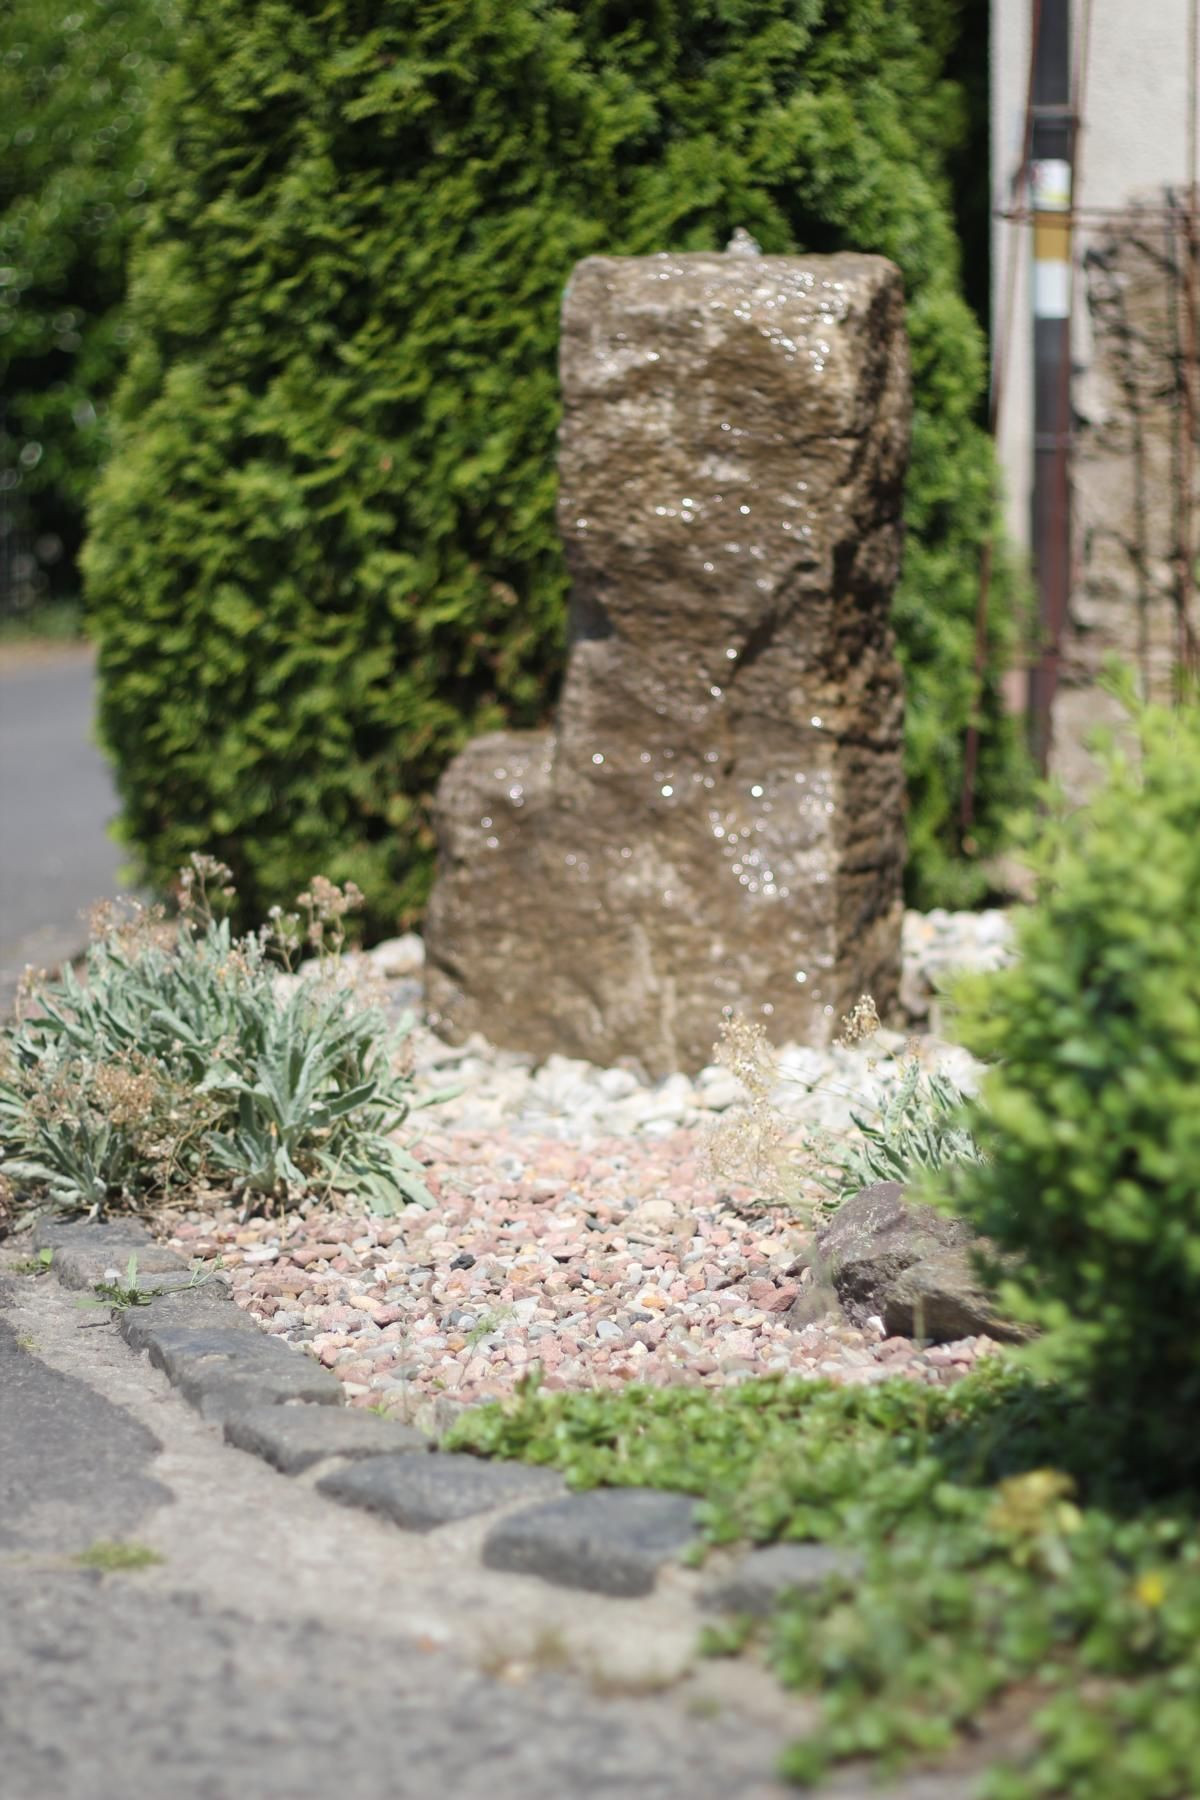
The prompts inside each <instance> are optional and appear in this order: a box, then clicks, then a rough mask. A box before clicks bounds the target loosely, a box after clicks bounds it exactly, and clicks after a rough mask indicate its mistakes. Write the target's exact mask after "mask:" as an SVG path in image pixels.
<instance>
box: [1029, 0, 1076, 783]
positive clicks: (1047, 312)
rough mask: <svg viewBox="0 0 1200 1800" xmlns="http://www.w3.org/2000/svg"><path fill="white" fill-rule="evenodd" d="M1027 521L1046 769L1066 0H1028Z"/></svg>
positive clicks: (1064, 182)
mask: <svg viewBox="0 0 1200 1800" xmlns="http://www.w3.org/2000/svg"><path fill="white" fill-rule="evenodd" d="M1033 5H1034V9H1035V16H1036V22H1037V26H1038V29H1037V36H1036V43H1035V47H1034V68H1033V108H1032V113H1033V133H1032V162H1031V168H1030V183H1029V185H1030V199H1031V204H1032V209H1033V293H1032V308H1033V433H1034V437H1033V495H1032V507H1033V519H1032V544H1033V567H1034V580H1035V584H1036V588H1037V597H1038V634H1037V636H1038V654H1037V658H1036V660H1035V662H1034V665H1033V667H1032V668H1031V669H1030V672H1029V724H1030V738H1031V747H1032V750H1033V754H1034V757H1035V760H1036V762H1037V765H1038V767H1039V768H1040V769H1041V770H1043V771H1044V770H1045V768H1046V764H1047V761H1048V759H1049V755H1050V740H1051V720H1052V710H1053V705H1054V694H1055V690H1056V688H1057V686H1058V674H1059V657H1060V646H1061V641H1062V634H1063V629H1064V626H1065V624H1066V617H1067V603H1068V600H1069V598H1070V588H1071V488H1070V455H1071V436H1072V434H1071V174H1072V165H1073V162H1074V151H1075V126H1076V121H1075V117H1074V111H1073V106H1072V96H1071V0H1033Z"/></svg>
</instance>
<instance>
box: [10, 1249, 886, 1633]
mask: <svg viewBox="0 0 1200 1800" xmlns="http://www.w3.org/2000/svg"><path fill="white" fill-rule="evenodd" d="M33 1247H34V1250H35V1251H42V1250H46V1249H49V1250H51V1251H52V1252H53V1261H52V1263H51V1268H52V1270H53V1272H54V1273H55V1274H56V1275H57V1277H58V1279H59V1281H60V1282H61V1283H62V1284H63V1285H64V1286H65V1287H68V1288H76V1289H91V1288H94V1287H95V1285H96V1284H97V1283H98V1282H104V1281H117V1282H119V1283H121V1284H122V1285H123V1284H124V1282H125V1279H126V1271H127V1269H128V1265H129V1258H130V1257H131V1256H136V1257H137V1259H138V1262H137V1272H136V1285H137V1287H138V1288H139V1289H140V1290H141V1291H142V1292H143V1293H146V1294H150V1295H152V1296H153V1297H152V1298H151V1299H149V1300H148V1301H147V1302H145V1303H143V1304H141V1305H134V1306H126V1307H121V1308H114V1311H115V1312H116V1314H117V1321H118V1329H119V1330H120V1333H121V1336H122V1337H123V1338H124V1339H125V1342H126V1343H127V1344H128V1345H129V1347H130V1349H131V1350H132V1351H134V1352H135V1353H141V1352H142V1351H145V1352H146V1353H147V1354H148V1355H149V1358H150V1361H151V1362H152V1363H153V1364H154V1366H155V1367H156V1368H159V1369H161V1370H162V1371H163V1373H164V1374H165V1375H166V1377H167V1379H168V1380H169V1381H170V1383H171V1384H172V1386H173V1387H175V1388H177V1389H178V1390H179V1392H180V1394H181V1395H182V1397H183V1398H184V1399H185V1400H186V1401H188V1402H189V1404H190V1405H192V1406H194V1407H195V1408H196V1409H197V1411H198V1412H199V1413H200V1414H201V1416H202V1417H203V1418H205V1419H207V1420H209V1421H211V1422H212V1423H213V1424H217V1425H220V1426H221V1427H222V1430H223V1433H224V1437H225V1441H226V1442H227V1443H228V1444H231V1445H232V1446H233V1447H234V1448H236V1449H239V1450H243V1451H246V1452H247V1453H249V1454H251V1455H255V1456H259V1457H261V1458H262V1459H263V1460H264V1461H265V1462H266V1463H268V1464H269V1465H270V1466H271V1467H272V1468H274V1469H277V1470H278V1471H279V1472H280V1473H281V1474H283V1475H286V1476H296V1475H300V1474H302V1473H304V1472H306V1471H310V1470H316V1471H317V1480H316V1488H317V1491H318V1492H319V1493H322V1494H326V1495H328V1496H329V1498H331V1499H333V1500H336V1501H338V1502H340V1503H341V1504H343V1505H346V1506H357V1507H361V1508H363V1509H364V1510H366V1511H368V1512H371V1513H374V1514H376V1515H378V1516H382V1517H383V1518H386V1519H388V1520H390V1521H392V1522H393V1523H395V1524H396V1525H397V1526H399V1527H400V1528H401V1529H402V1530H405V1531H418V1532H431V1531H436V1530H437V1529H438V1528H439V1527H441V1526H443V1525H450V1524H453V1523H455V1522H456V1521H458V1520H461V1519H465V1518H470V1517H473V1516H479V1515H485V1514H488V1513H495V1514H496V1518H495V1521H494V1523H492V1524H491V1526H490V1528H489V1530H488V1531H487V1533H486V1535H485V1537H484V1540H483V1548H482V1561H483V1564H484V1566H485V1567H487V1568H492V1569H502V1570H507V1571H510V1572H514V1573H521V1574H526V1575H532V1576H537V1577H539V1578H541V1579H542V1580H544V1581H549V1582H553V1583H555V1584H556V1585H558V1586H562V1587H568V1588H574V1589H581V1590H585V1591H589V1592H592V1593H599V1594H605V1595H609V1596H615V1597H630V1598H632V1597H635V1596H638V1595H642V1594H648V1593H649V1592H651V1590H652V1589H653V1587H654V1585H655V1581H656V1578H657V1576H658V1573H659V1571H660V1569H662V1568H663V1567H664V1566H665V1565H666V1564H667V1563H669V1562H671V1561H673V1560H675V1559H676V1558H677V1557H678V1556H679V1555H680V1554H681V1553H682V1552H683V1551H684V1550H686V1549H687V1547H688V1546H689V1544H691V1543H692V1542H693V1540H694V1538H695V1536H696V1526H695V1502H694V1501H693V1500H691V1499H690V1498H688V1497H687V1496H686V1495H682V1494H672V1493H663V1492H660V1491H658V1490H656V1489H651V1488H602V1489H595V1490H592V1491H590V1492H586V1493H570V1492H568V1491H567V1490H566V1488H565V1487H564V1485H563V1482H562V1480H561V1478H560V1477H559V1476H558V1475H557V1474H556V1473H554V1472H552V1471H550V1470H547V1469H537V1468H530V1467H528V1466H527V1465H524V1464H520V1463H503V1462H496V1463H492V1462H487V1461H483V1460H480V1459H479V1458H477V1457H473V1456H464V1455H459V1454H453V1453H447V1452H443V1451H440V1450H439V1449H438V1448H437V1446H436V1445H435V1444H434V1443H433V1442H432V1441H431V1440H430V1439H429V1438H428V1437H427V1436H426V1435H425V1434H424V1433H422V1432H420V1431H418V1430H416V1429H414V1428H413V1427H412V1426H408V1425H402V1424H399V1423H397V1422H395V1421H392V1420H389V1419H384V1418H381V1417H379V1416H378V1415H377V1414H374V1413H367V1412H362V1411H352V1410H349V1409H347V1408H346V1407H345V1405H344V1404H343V1401H344V1395H343V1390H342V1387H341V1384H340V1383H339V1382H338V1380H337V1378H336V1377H335V1376H334V1375H332V1374H331V1373H330V1372H329V1371H328V1370H327V1369H324V1368H322V1367H321V1366H320V1364H319V1363H317V1362H316V1361H315V1360H314V1359H313V1358H311V1357H309V1356H306V1355H304V1354H298V1353H297V1351H296V1350H294V1349H289V1348H288V1347H287V1346H286V1345H284V1344H282V1343H281V1342H280V1341H279V1340H278V1339H277V1338H271V1337H268V1336H267V1335H266V1334H265V1333H264V1332H263V1331H261V1330H260V1329H259V1327H258V1326H257V1325H256V1324H255V1323H254V1321H253V1320H252V1319H250V1318H249V1317H248V1316H247V1315H246V1313H244V1312H243V1311H242V1310H241V1309H239V1308H238V1307H237V1306H236V1305H235V1304H234V1302H233V1300H232V1298H231V1297H230V1293H229V1288H228V1283H227V1282H226V1280H225V1278H224V1277H223V1276H222V1275H221V1274H220V1273H217V1274H216V1275H212V1276H208V1277H206V1278H205V1279H203V1280H202V1281H197V1280H196V1278H195V1277H194V1276H193V1274H192V1273H191V1271H190V1270H189V1269H188V1267H187V1265H186V1264H185V1263H184V1261H183V1259H182V1258H181V1257H178V1256H176V1255H175V1254H174V1253H173V1252H171V1251H166V1250H162V1249H160V1248H159V1247H158V1246H156V1245H155V1244H154V1243H153V1241H152V1239H151V1237H150V1233H149V1232H148V1231H147V1230H146V1229H145V1228H144V1227H143V1226H141V1225H139V1224H137V1223H136V1222H135V1221H128V1222H126V1221H119V1222H116V1223H112V1224H105V1225H98V1224H87V1225H80V1224H73V1223H61V1222H59V1221H55V1220H42V1221H39V1222H38V1224H37V1225H35V1227H34V1234H33ZM856 1567H857V1559H856V1558H854V1557H853V1556H851V1555H849V1554H847V1553H845V1552H841V1551H837V1550H832V1549H830V1548H829V1547H828V1546H824V1545H815V1544H814V1545H805V1544H789V1545H773V1546H771V1547H770V1548H769V1549H765V1550H753V1551H750V1552H748V1553H746V1554H745V1555H743V1556H742V1557H741V1558H740V1560H739V1561H737V1562H736V1563H735V1564H733V1565H732V1566H731V1565H730V1564H729V1563H728V1562H726V1563H725V1566H724V1567H722V1568H721V1569H720V1571H719V1572H718V1573H717V1574H716V1575H715V1576H714V1578H713V1579H711V1580H710V1581H709V1582H708V1583H707V1585H706V1586H704V1587H702V1588H701V1590H700V1594H699V1601H700V1605H701V1606H702V1607H706V1608H709V1609H715V1610H718V1611H723V1612H739V1613H741V1612H748V1613H764V1612H767V1611H769V1610H770V1608H771V1606H772V1605H773V1604H774V1602H775V1601H776V1600H777V1599H778V1598H779V1596H780V1595H781V1594H783V1593H784V1592H786V1591H788V1590H789V1589H796V1588H805V1587H811V1586H813V1585H816V1584H818V1583H819V1582H821V1581H822V1580H824V1579H825V1577H826V1576H827V1575H829V1574H830V1573H833V1572H845V1571H849V1572H853V1570H854V1568H856Z"/></svg>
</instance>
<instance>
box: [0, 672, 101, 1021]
mask: <svg viewBox="0 0 1200 1800" xmlns="http://www.w3.org/2000/svg"><path fill="white" fill-rule="evenodd" d="M94 689H95V674H94V666H93V658H92V655H91V653H90V652H89V651H88V650H86V649H83V648H75V647H71V648H65V649H61V650H60V649H55V650H45V651H40V652H37V653H32V652H28V651H22V652H19V653H18V652H12V651H10V652H7V653H5V654H4V655H3V657H0V1010H3V1009H4V1008H5V1006H6V1005H7V1001H8V999H9V996H10V995H11V992H12V989H13V987H14V985H15V982H16V980H17V978H18V977H19V975H20V973H21V970H22V969H23V968H24V967H25V965H26V964H27V963H34V964H35V965H36V966H38V967H52V966H54V965H56V964H58V963H61V962H64V961H66V960H68V959H69V958H70V957H71V956H73V955H74V954H75V953H76V952H77V951H78V950H79V949H81V948H82V946H83V943H84V942H85V940H86V936H87V933H86V928H85V925H84V923H83V921H84V919H85V918H86V915H87V912H88V910H89V908H90V907H91V906H92V905H93V903H94V902H95V901H96V900H99V899H104V898H106V897H109V896H111V895H113V894H116V893H119V892H120V891H121V889H122V882H121V879H120V871H121V866H122V863H123V860H124V858H123V854H122V852H121V851H120V850H119V849H118V848H117V846H116V845H115V844H114V843H113V841H112V839H111V838H110V837H109V836H108V832H107V827H108V825H109V823H110V821H111V820H112V819H113V818H114V817H115V815H116V812H117V800H116V794H115V792H114V789H113V782H112V776H111V774H110V773H109V770H108V766H107V764H106V763H105V761H104V758H103V757H102V756H101V754H100V751H99V750H98V749H97V748H96V745H95V743H94V741H93V735H92V726H93V715H94V708H95V693H94Z"/></svg>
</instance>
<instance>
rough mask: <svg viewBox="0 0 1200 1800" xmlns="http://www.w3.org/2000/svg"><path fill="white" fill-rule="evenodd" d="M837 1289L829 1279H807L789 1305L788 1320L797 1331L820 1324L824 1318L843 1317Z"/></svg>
mask: <svg viewBox="0 0 1200 1800" xmlns="http://www.w3.org/2000/svg"><path fill="white" fill-rule="evenodd" d="M843 1316H844V1315H843V1313H842V1307H841V1302H840V1301H839V1299H838V1293H837V1289H836V1288H835V1287H834V1286H833V1284H832V1283H831V1282H828V1281H805V1282H802V1283H801V1284H800V1292H799V1293H798V1294H797V1295H796V1298H795V1299H794V1300H793V1301H792V1304H791V1305H790V1306H789V1307H788V1313H787V1322H788V1324H789V1325H790V1326H792V1328H793V1329H794V1330H796V1331H802V1330H803V1329H804V1327H805V1326H806V1325H819V1324H820V1323H821V1321H822V1320H823V1319H828V1318H830V1317H837V1318H842V1317H843Z"/></svg>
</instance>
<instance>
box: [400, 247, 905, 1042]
mask: <svg viewBox="0 0 1200 1800" xmlns="http://www.w3.org/2000/svg"><path fill="white" fill-rule="evenodd" d="M561 373H562V389H563V403H564V414H563V424H562V431H561V439H560V454H559V466H560V484H559V519H560V526H561V529H562V533H563V537H564V540H565V543H566V548H567V557H568V563H569V567H570V572H571V576H572V584H573V585H572V599H571V628H570V651H569V658H568V665H567V674H566V680H565V685H564V689H563V694H562V698H561V702H560V705H559V711H558V720H557V730H556V732H554V733H538V732H528V733H512V732H505V733H500V734H497V735H493V736H488V737H483V738H479V739H477V740H476V741H475V742H474V743H473V744H470V745H468V747H467V748H466V750H464V751H463V753H462V754H461V755H460V756H459V757H458V758H457V759H456V760H455V761H454V763H452V764H451V766H450V768H449V769H448V770H447V771H446V774H445V776H444V777H443V780H442V783H441V786H440V788H439V791H438V797H437V830H438V846H439V865H438V877H437V881H436V884H435V887H434V892H433V896H432V899H431V902H430V908H429V914H428V918H427V922H426V944H427V956H428V963H427V993H428V999H429V1005H430V1008H431V1012H432V1015H433V1021H434V1023H435V1024H436V1026H437V1028H438V1029H439V1030H440V1031H441V1032H442V1033H443V1034H445V1035H446V1036H448V1037H450V1038H451V1039H461V1038H462V1037H464V1036H466V1035H467V1034H468V1033H470V1032H472V1031H481V1032H483V1033H484V1034H485V1036H487V1037H488V1038H490V1039H491V1040H492V1041H493V1042H496V1043H500V1044H506V1045H511V1046H513V1047H516V1048H519V1049H523V1050H527V1051H532V1052H533V1053H535V1054H537V1055H548V1054H550V1053H551V1052H554V1051H559V1052H563V1053H566V1054H568V1055H572V1056H582V1057H586V1058H588V1059H590V1060H591V1061H593V1062H599V1063H612V1062H615V1061H617V1060H618V1059H620V1058H629V1059H632V1060H633V1061H635V1062H637V1063H638V1064H640V1065H641V1067H642V1068H643V1069H644V1070H646V1071H647V1072H648V1073H650V1074H652V1075H663V1074H666V1073H667V1072H668V1071H671V1070H675V1069H689V1070H691V1069H696V1068H699V1067H701V1066H702V1065H704V1064H705V1063H708V1062H709V1061H711V1057H712V1044H713V1039H714V1037H715V1036H716V1033H717V1029H718V1027H719V1024H720V1021H721V1017H722V1013H723V1012H724V1010H725V1009H727V1008H732V1009H734V1010H737V1011H741V1012H748V1013H752V1014H755V1015H757V1016H760V1017H762V1018H763V1020H764V1023H765V1024H766V1025H767V1027H768V1029H769V1031H770V1034H771V1035H772V1036H773V1037H775V1038H776V1039H777V1040H782V1039H787V1038H790V1039H802V1040H807V1041H808V1042H813V1043H819V1042H822V1041H824V1040H826V1039H827V1038H828V1037H829V1036H830V1034H831V1030H833V1029H835V1028H836V1024H837V1020H838V1017H839V1015H840V1014H841V1013H842V1012H844V1011H847V1010H848V1009H849V1007H850V1006H851V1005H852V1004H853V1002H854V1000H855V999H856V998H857V996H858V995H859V994H860V993H862V992H865V991H869V992H871V993H872V994H873V995H874V996H875V999H876V1001H877V1003H878V1004H879V1006H880V1008H881V1010H882V1011H886V1010H887V1009H888V1007H889V1006H890V1005H891V1003H892V1001H893V999H894V996H895V993H896V987H897V981H898V970H899V950H900V920H901V885H900V884H901V870H902V866H903V860H904V835H903V823H902V813H903V803H904V801H903V775H902V767H901V728H902V714H903V704H902V693H901V682H900V673H899V668H898V665H897V663H896V660H895V655H894V649H893V641H892V634H891V630H890V626H889V621H888V612H889V604H890V600H891V594H892V589H893V586H894V584H895V580H896V575H897V571H898V566H899V558H900V543H901V501H902V489H903V479H904V470H905V463H906V457H907V449H908V427H909V414H910V401H909V383H908V355H907V344H906V339H905V333H904V324H903V297H902V288H901V280H900V275H899V273H898V271H897V270H896V269H895V268H894V267H893V266H892V265H891V264H890V263H888V262H886V261H884V260H883V259H882V258H879V257H871V256H849V255H847V256H836V257H791V256H755V257H750V256H733V255H717V254H712V255H709V254H703V255H701V254H697V255H683V256H660V257H644V258H642V257H639V258H615V257H591V258H589V259H588V260H587V261H585V262H582V263H580V264H579V265H578V267H577V268H576V269H575V271H574V274H573V275H572V278H571V281H570V284H569V286H568V289H567V293H566V298H565V302H564V307H563V328H562V352H561Z"/></svg>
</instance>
